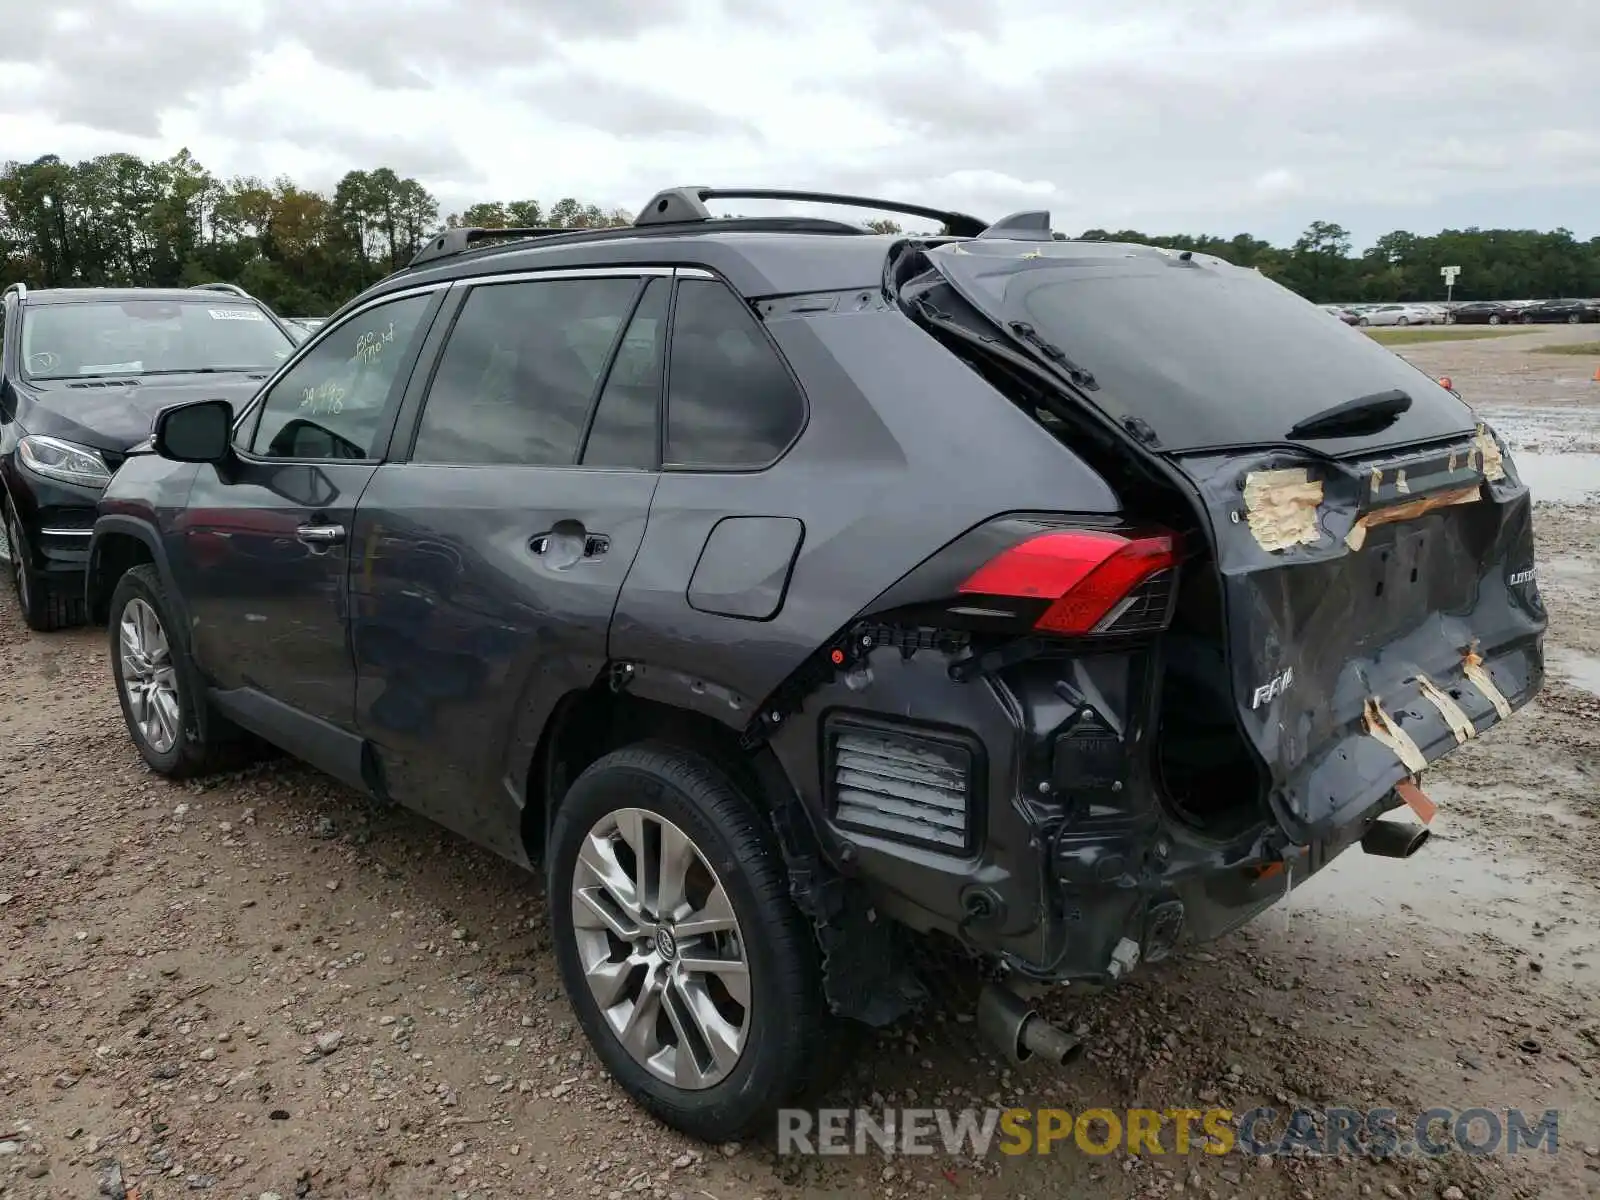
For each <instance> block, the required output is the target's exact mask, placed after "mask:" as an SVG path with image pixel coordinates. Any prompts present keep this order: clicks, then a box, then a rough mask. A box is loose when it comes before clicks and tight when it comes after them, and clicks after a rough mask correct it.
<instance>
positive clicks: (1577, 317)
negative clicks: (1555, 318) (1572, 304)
mask: <svg viewBox="0 0 1600 1200" xmlns="http://www.w3.org/2000/svg"><path fill="white" fill-rule="evenodd" d="M1582 321H1583V317H1582V315H1581V314H1579V313H1572V314H1571V315H1570V316H1568V317H1567V324H1568V325H1578V324H1581V323H1582Z"/></svg>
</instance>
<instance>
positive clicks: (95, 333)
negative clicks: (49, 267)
mask: <svg viewBox="0 0 1600 1200" xmlns="http://www.w3.org/2000/svg"><path fill="white" fill-rule="evenodd" d="M293 350H294V343H293V342H292V341H291V340H290V339H289V338H288V336H287V335H285V334H284V332H283V331H282V330H281V329H279V328H278V326H277V325H276V324H274V323H273V322H272V320H271V319H269V318H268V317H267V315H266V314H265V313H263V312H262V311H261V310H260V309H259V308H257V307H256V306H255V305H253V304H239V303H236V302H232V301H227V300H219V299H218V298H217V297H214V296H213V297H209V298H207V299H204V300H106V301H99V300H96V301H92V302H90V303H87V304H41V305H37V306H29V307H27V308H25V309H23V317H22V361H23V366H24V368H25V369H26V371H27V372H28V376H29V377H30V378H32V379H78V378H83V377H86V376H95V375H171V374H179V373H183V372H189V371H262V370H271V369H273V368H275V367H276V366H277V365H278V364H279V363H281V362H283V361H284V360H285V359H286V358H288V357H289V355H290V353H291V352H292V351H293Z"/></svg>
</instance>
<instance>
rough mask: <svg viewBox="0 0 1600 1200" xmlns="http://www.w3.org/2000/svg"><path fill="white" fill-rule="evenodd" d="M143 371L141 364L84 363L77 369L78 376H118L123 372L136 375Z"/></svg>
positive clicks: (142, 364)
mask: <svg viewBox="0 0 1600 1200" xmlns="http://www.w3.org/2000/svg"><path fill="white" fill-rule="evenodd" d="M143 370H144V363H143V362H125V363H86V364H85V365H84V366H81V367H79V368H78V374H79V375H120V374H122V373H123V372H129V373H132V374H138V373H139V372H141V371H143Z"/></svg>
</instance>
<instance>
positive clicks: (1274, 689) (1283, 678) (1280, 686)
mask: <svg viewBox="0 0 1600 1200" xmlns="http://www.w3.org/2000/svg"><path fill="white" fill-rule="evenodd" d="M1293 686H1294V668H1293V667H1285V668H1284V669H1283V671H1282V672H1281V673H1280V674H1277V675H1274V676H1273V677H1272V678H1271V679H1269V680H1267V682H1265V683H1263V684H1262V685H1261V686H1260V687H1258V688H1257V689H1256V694H1255V695H1254V696H1253V697H1251V699H1250V707H1251V708H1260V707H1261V706H1262V705H1263V704H1271V703H1272V702H1273V701H1274V700H1276V699H1277V698H1278V697H1279V696H1281V695H1283V694H1284V693H1285V692H1287V691H1288V690H1289V689H1290V688H1291V687H1293Z"/></svg>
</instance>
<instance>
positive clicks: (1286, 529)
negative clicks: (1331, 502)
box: [1244, 467, 1322, 552]
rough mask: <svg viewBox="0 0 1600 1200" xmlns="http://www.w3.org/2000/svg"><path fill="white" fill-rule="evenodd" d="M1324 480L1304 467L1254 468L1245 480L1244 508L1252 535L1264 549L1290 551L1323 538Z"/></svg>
mask: <svg viewBox="0 0 1600 1200" xmlns="http://www.w3.org/2000/svg"><path fill="white" fill-rule="evenodd" d="M1321 503H1322V481H1321V480H1320V479H1312V478H1311V476H1310V473H1309V472H1308V471H1307V470H1306V469H1305V468H1304V467H1284V468H1282V469H1280V470H1276V471H1252V472H1250V474H1248V475H1246V476H1245V480H1244V510H1245V515H1246V517H1247V518H1248V520H1249V523H1250V536H1251V537H1253V538H1255V539H1256V544H1257V545H1259V546H1260V547H1261V548H1262V549H1263V550H1266V551H1268V552H1272V551H1275V550H1287V549H1288V548H1289V547H1290V546H1306V545H1310V544H1311V543H1313V542H1316V541H1320V540H1321V538H1322V529H1321V528H1320V527H1319V526H1318V524H1317V507H1318V505H1320V504H1321Z"/></svg>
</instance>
